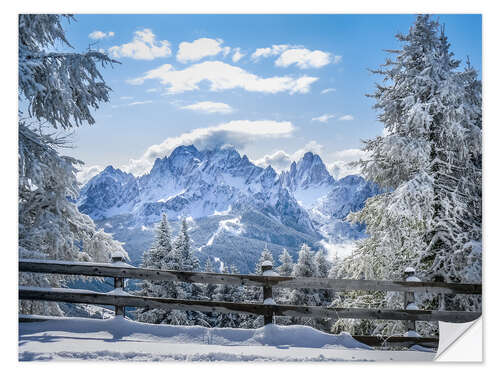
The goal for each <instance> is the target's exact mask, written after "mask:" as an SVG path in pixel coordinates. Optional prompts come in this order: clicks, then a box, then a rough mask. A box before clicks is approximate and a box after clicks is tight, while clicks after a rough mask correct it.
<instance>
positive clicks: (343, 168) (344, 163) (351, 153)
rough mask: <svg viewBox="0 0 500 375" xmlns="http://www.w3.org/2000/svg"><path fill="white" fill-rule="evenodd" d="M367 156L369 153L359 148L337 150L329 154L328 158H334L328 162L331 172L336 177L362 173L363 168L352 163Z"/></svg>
mask: <svg viewBox="0 0 500 375" xmlns="http://www.w3.org/2000/svg"><path fill="white" fill-rule="evenodd" d="M367 157H368V154H367V153H366V152H365V151H363V150H360V149H357V148H351V149H346V150H341V151H336V152H334V153H332V154H330V155H329V158H328V159H329V160H333V162H332V163H328V164H327V168H328V171H329V172H330V174H331V175H332V176H333V177H334V178H336V179H339V178H342V177H345V176H348V175H352V174H360V172H361V168H360V167H359V166H353V165H351V164H350V163H352V162H354V161H358V160H360V159H366V158H367Z"/></svg>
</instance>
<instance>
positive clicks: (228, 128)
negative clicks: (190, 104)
mask: <svg viewBox="0 0 500 375" xmlns="http://www.w3.org/2000/svg"><path fill="white" fill-rule="evenodd" d="M293 130H294V126H293V124H292V123H291V122H288V121H281V122H277V121H271V120H260V121H249V120H238V121H230V122H227V123H222V124H219V125H216V126H211V127H208V128H198V129H194V130H191V131H190V132H187V133H184V134H181V135H180V136H178V137H170V138H167V139H165V140H164V141H163V142H162V143H160V144H157V145H153V146H150V147H149V148H148V149H147V150H146V152H145V153H144V154H143V155H142V156H141V157H140V158H139V159H136V160H134V159H131V160H130V162H129V164H127V165H125V166H122V167H121V169H122V170H124V171H126V172H130V173H133V174H134V175H136V176H139V175H142V174H144V173H146V172H147V171H149V170H150V169H151V167H152V166H153V163H154V161H155V160H156V158H161V157H164V156H167V155H170V153H171V152H172V151H173V150H174V149H175V148H176V147H178V146H180V145H191V144H194V145H195V146H196V147H197V148H199V149H210V148H215V147H221V146H224V145H227V144H229V145H232V146H234V147H236V148H239V149H241V148H243V147H244V146H245V145H246V144H249V143H251V142H255V141H257V140H259V139H263V138H282V137H289V136H290V135H291V133H292V132H293Z"/></svg>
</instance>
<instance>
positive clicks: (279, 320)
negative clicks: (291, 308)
mask: <svg viewBox="0 0 500 375" xmlns="http://www.w3.org/2000/svg"><path fill="white" fill-rule="evenodd" d="M279 260H280V263H281V264H280V265H279V266H278V273H279V274H280V276H292V273H293V266H294V264H293V259H292V257H291V256H290V254H289V253H288V251H287V250H286V249H285V248H283V252H282V253H281V254H280V257H279ZM292 291H293V289H286V288H278V289H275V290H274V291H273V293H274V294H275V295H276V297H275V300H276V302H277V303H279V304H282V305H289V304H290V295H291V293H292ZM274 319H275V322H276V324H279V325H289V324H292V321H291V319H290V317H288V316H277V317H275V318H274Z"/></svg>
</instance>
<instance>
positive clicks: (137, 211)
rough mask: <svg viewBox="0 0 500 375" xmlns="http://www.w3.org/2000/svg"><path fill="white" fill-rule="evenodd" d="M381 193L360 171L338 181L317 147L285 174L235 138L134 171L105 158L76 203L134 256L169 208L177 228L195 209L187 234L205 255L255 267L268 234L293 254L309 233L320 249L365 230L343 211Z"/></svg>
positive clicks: (275, 248)
mask: <svg viewBox="0 0 500 375" xmlns="http://www.w3.org/2000/svg"><path fill="white" fill-rule="evenodd" d="M376 193H377V189H376V187H374V186H373V185H370V184H368V183H367V182H366V181H364V180H363V179H362V178H361V177H358V176H348V177H346V178H344V179H342V180H339V181H335V180H334V179H333V177H332V176H331V175H330V174H329V173H328V171H327V169H326V167H325V165H324V164H323V162H322V160H321V158H320V157H319V156H318V155H315V154H313V153H310V152H308V153H306V154H305V155H304V157H303V158H302V159H301V160H299V161H298V162H297V163H295V162H294V163H293V164H292V165H291V166H290V169H289V170H288V171H285V172H282V173H281V174H279V175H278V174H277V173H276V171H275V170H274V169H273V168H272V167H271V166H268V167H267V168H261V167H258V166H256V165H254V164H253V163H252V162H251V161H250V160H249V159H248V158H247V157H246V156H245V155H244V156H241V155H240V154H239V153H238V152H237V151H236V150H235V149H234V148H232V147H223V148H219V149H215V150H203V151H200V150H198V149H197V148H196V147H194V146H179V147H177V148H176V149H175V150H174V151H173V152H172V153H171V155H170V156H168V157H164V158H161V159H160V158H158V159H157V160H156V161H155V163H154V165H153V167H152V169H151V171H150V172H149V173H147V174H145V175H143V176H140V177H137V178H136V177H134V176H133V175H131V174H127V173H125V172H122V171H120V170H119V169H115V168H113V167H111V166H109V167H107V168H106V169H105V170H104V171H103V172H101V173H100V174H99V175H97V176H95V177H94V178H92V179H91V180H90V181H89V182H88V183H87V185H85V186H84V187H83V189H82V191H81V195H80V198H79V200H78V206H79V208H80V210H81V211H82V212H84V213H87V214H88V215H90V216H91V217H92V218H93V219H94V220H96V222H97V223H98V224H99V225H100V226H101V227H103V228H104V229H105V230H106V231H108V232H112V233H114V236H115V238H116V239H118V240H120V241H123V242H125V248H126V249H127V251H128V252H129V254H130V256H131V259H132V262H133V263H139V262H140V259H141V257H142V253H143V252H144V250H146V249H147V248H148V247H149V245H150V244H151V240H152V236H153V229H154V224H155V223H157V222H158V221H159V220H160V217H161V214H162V213H166V214H167V215H168V217H169V219H170V220H171V221H172V225H173V227H174V228H173V229H174V230H177V225H178V219H179V218H181V217H190V218H192V221H191V224H192V228H191V232H190V234H191V237H192V239H193V242H194V246H195V248H197V249H199V250H200V254H199V255H200V258H201V260H202V261H204V259H205V258H206V257H211V258H212V260H215V258H218V259H221V260H222V261H223V262H225V263H226V264H235V265H236V266H237V267H238V268H239V270H240V272H251V271H252V270H253V268H254V264H255V262H256V260H257V259H258V257H259V254H260V252H261V251H262V249H263V248H264V246H266V244H267V246H268V248H269V250H270V251H271V252H272V253H273V254H274V255H275V257H276V259H277V257H278V255H279V253H281V251H282V250H283V248H284V247H285V248H287V249H288V251H289V252H290V253H291V254H292V255H293V256H296V254H297V253H298V250H299V248H300V246H301V244H302V243H307V244H309V245H310V246H311V247H313V249H318V248H320V247H322V246H323V245H322V244H323V243H331V242H345V241H350V240H353V239H357V238H360V237H362V236H363V228H362V227H360V226H352V225H350V224H347V223H345V222H343V219H344V218H345V215H346V214H348V213H349V212H350V211H354V210H358V209H359V208H360V207H362V205H363V204H364V201H365V200H366V198H367V197H369V196H371V195H374V194H376ZM325 241H326V242H325Z"/></svg>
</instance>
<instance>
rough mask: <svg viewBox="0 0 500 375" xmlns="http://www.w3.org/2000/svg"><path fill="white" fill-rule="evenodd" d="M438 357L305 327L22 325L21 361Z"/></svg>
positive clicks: (69, 321)
mask: <svg viewBox="0 0 500 375" xmlns="http://www.w3.org/2000/svg"><path fill="white" fill-rule="evenodd" d="M434 356H435V353H433V352H422V351H413V350H406V351H387V350H384V351H382V350H372V349H371V348H370V347H368V346H366V345H364V344H362V343H360V342H358V341H356V340H355V339H353V338H352V336H350V335H349V334H341V335H331V334H327V333H324V332H320V331H318V330H315V329H314V328H311V327H306V326H299V325H295V326H277V325H274V324H269V325H267V326H265V327H262V328H258V329H240V328H205V327H200V326H171V325H154V324H147V323H139V322H134V321H130V320H128V319H124V318H121V317H118V318H111V319H106V320H99V319H84V318H49V320H48V321H43V322H31V323H20V324H19V360H20V361H42V360H43V361H48V360H59V361H60V360H89V359H90V360H108V361H109V360H121V361H161V360H163V361H172V360H178V361H293V362H298V361H299V362H302V361H377V360H384V361H388V360H396V361H397V360H406V361H419V360H432V359H433V357H434Z"/></svg>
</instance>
